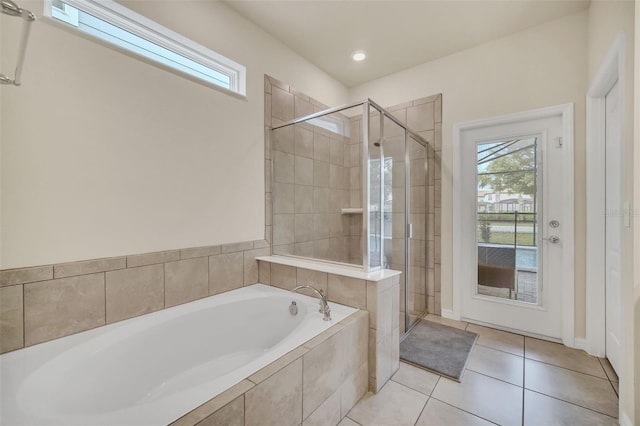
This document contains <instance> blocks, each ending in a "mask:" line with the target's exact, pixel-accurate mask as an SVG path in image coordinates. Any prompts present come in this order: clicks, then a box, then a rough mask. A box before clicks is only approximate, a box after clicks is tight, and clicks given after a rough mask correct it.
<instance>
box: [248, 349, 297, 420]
mask: <svg viewBox="0 0 640 426" xmlns="http://www.w3.org/2000/svg"><path fill="white" fill-rule="evenodd" d="M300 423H302V359H300V358H298V359H297V360H296V361H294V362H292V363H291V364H289V365H288V366H286V367H284V368H283V369H282V370H280V371H278V372H277V373H276V374H274V375H272V376H271V377H269V378H268V379H266V380H265V381H264V382H262V383H260V384H259V385H256V386H255V387H254V388H252V389H250V390H249V391H248V392H247V393H246V394H245V425H247V426H251V425H256V426H269V425H273V426H285V425H292V426H293V425H299V424H300Z"/></svg>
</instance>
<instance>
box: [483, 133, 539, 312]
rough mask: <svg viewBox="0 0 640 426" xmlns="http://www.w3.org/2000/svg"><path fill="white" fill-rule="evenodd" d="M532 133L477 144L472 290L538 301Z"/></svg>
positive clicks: (514, 298) (535, 189) (535, 141)
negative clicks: (475, 276) (475, 275)
mask: <svg viewBox="0 0 640 426" xmlns="http://www.w3.org/2000/svg"><path fill="white" fill-rule="evenodd" d="M537 151H538V143H537V138H536V137H525V138H512V139H508V140H501V141H491V142H482V143H478V144H477V172H476V177H477V182H478V186H477V191H478V193H477V204H476V208H477V210H476V211H477V223H476V225H477V253H478V282H477V294H480V295H484V296H489V297H498V298H504V299H511V300H519V301H522V302H527V303H534V304H537V303H538V300H539V288H538V287H539V286H538V247H537V246H538V244H537V236H536V233H537V229H538V223H537V221H538V218H537V204H538V203H537V202H536V201H537V199H538V197H537V188H538V178H539V176H538V175H539V174H538V170H537V156H538V152H537Z"/></svg>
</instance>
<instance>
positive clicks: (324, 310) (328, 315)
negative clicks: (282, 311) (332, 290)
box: [291, 285, 331, 321]
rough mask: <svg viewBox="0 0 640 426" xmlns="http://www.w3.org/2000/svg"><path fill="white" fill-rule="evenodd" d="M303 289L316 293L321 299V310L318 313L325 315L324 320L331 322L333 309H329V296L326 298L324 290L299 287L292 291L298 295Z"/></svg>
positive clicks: (308, 286) (307, 286)
mask: <svg viewBox="0 0 640 426" xmlns="http://www.w3.org/2000/svg"><path fill="white" fill-rule="evenodd" d="M303 289H309V290H313V291H315V292H316V294H317V295H318V298H319V299H320V309H319V310H318V312H320V313H321V314H323V315H324V317H323V318H322V319H323V320H325V321H331V308H330V307H329V303H328V302H327V296H325V294H324V292H323V291H322V290H318V289H317V288H315V287H311V286H310V285H299V286H298V287H296V288H294V289H293V290H291V291H292V292H294V293H296V292H298V291H300V290H303Z"/></svg>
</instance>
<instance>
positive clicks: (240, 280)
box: [209, 252, 244, 294]
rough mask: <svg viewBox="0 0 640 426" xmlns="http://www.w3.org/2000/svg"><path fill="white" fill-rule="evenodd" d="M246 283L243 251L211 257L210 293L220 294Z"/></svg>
mask: <svg viewBox="0 0 640 426" xmlns="http://www.w3.org/2000/svg"><path fill="white" fill-rule="evenodd" d="M243 284H244V254H243V252H237V253H226V254H221V255H218V256H211V257H209V294H218V293H222V292H225V291H229V290H234V289H236V288H240V287H242V285H243Z"/></svg>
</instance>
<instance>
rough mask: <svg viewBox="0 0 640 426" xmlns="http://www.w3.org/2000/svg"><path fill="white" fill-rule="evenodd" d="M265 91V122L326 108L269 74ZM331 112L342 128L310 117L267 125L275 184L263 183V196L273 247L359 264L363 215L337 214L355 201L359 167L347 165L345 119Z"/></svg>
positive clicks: (280, 251)
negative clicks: (323, 124)
mask: <svg viewBox="0 0 640 426" xmlns="http://www.w3.org/2000/svg"><path fill="white" fill-rule="evenodd" d="M265 92H266V93H265V100H266V103H267V104H269V105H270V106H269V107H265V113H266V114H267V115H266V116H265V125H267V126H268V125H269V123H271V125H272V126H277V125H278V124H282V123H284V122H286V121H289V120H291V119H293V118H296V117H300V116H304V115H308V114H311V113H312V112H314V111H320V110H323V109H326V108H327V106H326V105H323V104H321V103H320V102H317V101H315V100H314V99H312V98H309V97H308V96H305V95H303V94H301V93H299V92H296V91H295V90H293V89H291V88H290V87H289V86H288V85H286V84H284V83H281V82H279V81H277V80H275V79H273V78H271V77H266V78H265ZM268 114H270V116H269V115H268ZM332 117H333V118H335V119H337V120H338V121H341V120H342V121H343V122H344V124H345V125H344V126H343V131H342V132H332V131H329V130H327V129H324V128H322V127H319V126H313V125H311V124H308V123H301V124H297V125H294V126H287V127H284V128H280V129H276V130H274V131H273V132H268V130H267V132H268V133H270V135H268V136H270V141H268V142H267V147H266V161H267V164H266V167H267V168H270V169H271V170H272V171H273V186H272V187H269V185H267V196H266V197H265V199H266V200H267V201H271V202H272V206H273V207H272V208H273V222H274V223H273V231H272V233H273V253H274V254H287V255H296V256H303V257H313V258H319V259H325V260H331V261H337V262H348V263H358V264H361V263H362V252H361V249H360V244H361V243H360V233H361V231H360V229H361V226H358V222H359V220H361V219H359V218H354V217H351V216H349V215H343V214H341V211H342V209H343V208H344V207H350V206H351V204H350V200H351V198H354V199H355V200H358V201H359V197H360V196H359V187H360V176H359V169H356V168H352V167H350V165H351V163H352V158H351V140H352V138H350V137H349V132H350V129H349V121H348V119H347V118H346V116H343V115H341V114H332ZM356 141H357V139H356ZM271 162H273V164H271ZM358 163H359V161H358V158H357V157H356V158H355V164H356V165H357V164H358ZM271 166H273V167H271ZM352 192H354V194H353V197H352V196H351V195H352ZM270 219H271V218H267V221H269V220H270Z"/></svg>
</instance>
